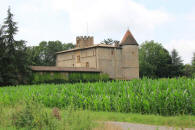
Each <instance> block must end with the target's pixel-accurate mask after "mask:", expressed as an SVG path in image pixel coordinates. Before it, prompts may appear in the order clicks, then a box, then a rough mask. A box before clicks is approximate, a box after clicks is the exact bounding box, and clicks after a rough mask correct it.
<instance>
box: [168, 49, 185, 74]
mask: <svg viewBox="0 0 195 130" xmlns="http://www.w3.org/2000/svg"><path fill="white" fill-rule="evenodd" d="M171 59H172V69H171V76H172V77H175V76H182V75H183V68H184V66H183V63H182V62H183V61H182V60H181V57H180V56H179V55H178V52H177V50H176V49H173V50H172V51H171Z"/></svg>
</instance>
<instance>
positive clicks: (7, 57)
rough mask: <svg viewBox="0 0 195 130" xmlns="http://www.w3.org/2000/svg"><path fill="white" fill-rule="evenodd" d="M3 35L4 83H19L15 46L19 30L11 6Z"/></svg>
mask: <svg viewBox="0 0 195 130" xmlns="http://www.w3.org/2000/svg"><path fill="white" fill-rule="evenodd" d="M3 29H4V32H3V37H4V45H5V48H4V50H3V51H4V54H3V57H2V62H1V67H2V68H1V73H2V77H3V80H4V81H3V84H4V85H9V84H13V85H15V84H17V83H18V81H17V68H16V66H15V64H16V57H15V47H14V43H15V40H14V36H15V34H16V32H17V31H18V28H17V26H16V22H14V21H13V14H12V13H11V11H10V8H9V9H8V11H7V18H5V21H4V25H3Z"/></svg>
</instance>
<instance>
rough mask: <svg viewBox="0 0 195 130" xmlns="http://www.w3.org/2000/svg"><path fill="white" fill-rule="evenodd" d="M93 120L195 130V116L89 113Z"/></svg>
mask: <svg viewBox="0 0 195 130" xmlns="http://www.w3.org/2000/svg"><path fill="white" fill-rule="evenodd" d="M89 113H90V115H91V116H92V119H95V120H99V121H119V122H130V123H140V124H150V125H162V126H172V127H181V128H195V116H190V115H181V116H159V115H141V114H132V113H116V112H91V111H90V112H89Z"/></svg>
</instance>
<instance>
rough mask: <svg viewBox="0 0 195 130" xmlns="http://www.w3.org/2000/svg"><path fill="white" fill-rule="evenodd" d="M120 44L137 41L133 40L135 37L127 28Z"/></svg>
mask: <svg viewBox="0 0 195 130" xmlns="http://www.w3.org/2000/svg"><path fill="white" fill-rule="evenodd" d="M120 45H121V46H122V45H138V43H137V41H136V40H135V38H134V37H133V35H132V34H131V32H130V31H129V29H128V30H127V32H126V33H125V35H124V37H123V39H122V40H121V42H120Z"/></svg>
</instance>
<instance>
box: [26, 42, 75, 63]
mask: <svg viewBox="0 0 195 130" xmlns="http://www.w3.org/2000/svg"><path fill="white" fill-rule="evenodd" d="M74 47H75V46H74V45H73V44H72V43H68V44H62V42H60V41H48V42H46V41H42V42H40V44H39V45H38V46H33V47H28V49H27V52H28V55H29V56H28V58H29V60H30V61H31V65H36V66H54V65H55V63H56V52H58V51H63V50H68V49H71V48H74Z"/></svg>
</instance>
